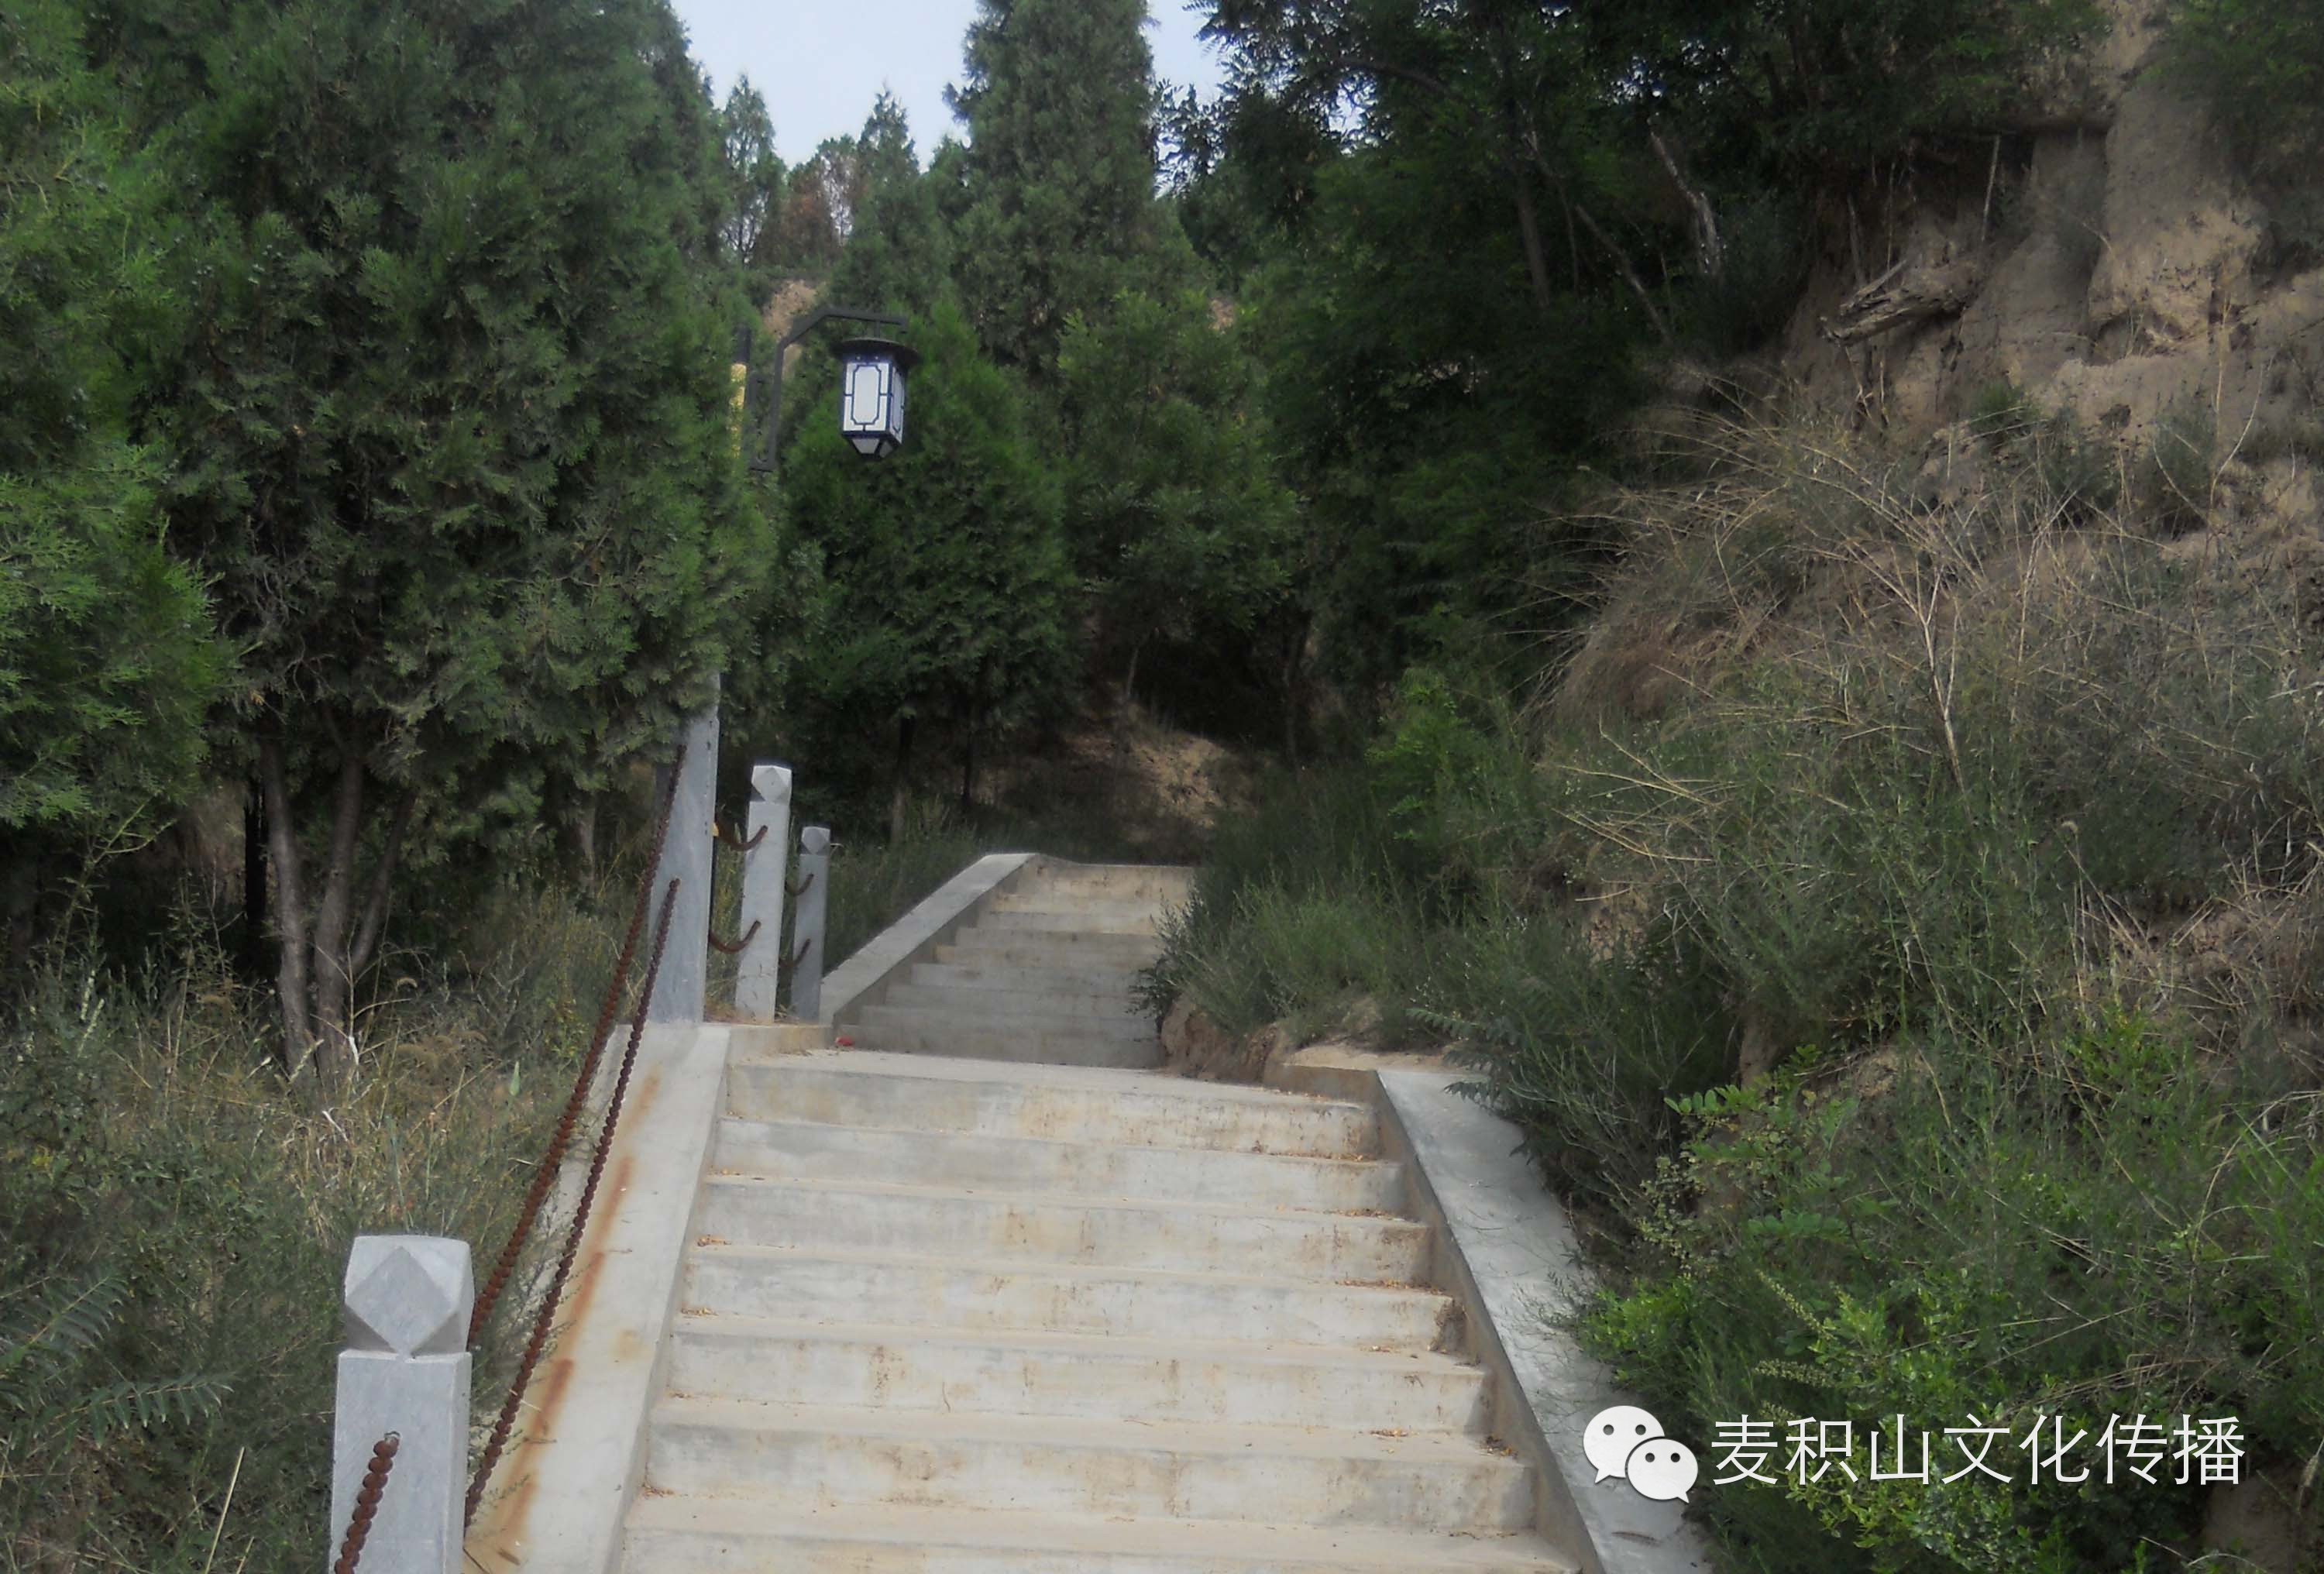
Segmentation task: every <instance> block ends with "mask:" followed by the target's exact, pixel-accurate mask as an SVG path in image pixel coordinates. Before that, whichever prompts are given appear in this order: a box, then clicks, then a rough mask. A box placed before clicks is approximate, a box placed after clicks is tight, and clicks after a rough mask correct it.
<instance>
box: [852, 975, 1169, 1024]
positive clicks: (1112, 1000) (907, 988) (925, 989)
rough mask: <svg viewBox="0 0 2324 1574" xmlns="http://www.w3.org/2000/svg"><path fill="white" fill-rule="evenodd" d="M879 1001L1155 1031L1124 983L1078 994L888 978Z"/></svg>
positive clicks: (1150, 1020)
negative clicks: (1086, 1020) (894, 981)
mask: <svg viewBox="0 0 2324 1574" xmlns="http://www.w3.org/2000/svg"><path fill="white" fill-rule="evenodd" d="M915 971H918V970H917V969H916V970H915ZM953 971H958V970H953ZM880 1004H881V1005H882V1006H898V1007H907V1008H918V1009H921V1010H941V1011H967V1012H984V1013H988V1014H991V1013H1001V1012H1006V1013H1008V1014H1009V1015H1010V1016H1015V1017H1062V1018H1064V1019H1065V1020H1066V1021H1069V1022H1070V1021H1078V1020H1081V1019H1082V1018H1084V1017H1095V1018H1098V1019H1100V1020H1102V1021H1123V1022H1136V1023H1139V1024H1141V1025H1142V1026H1145V1027H1146V1028H1147V1029H1148V1031H1153V1030H1154V1026H1155V1023H1154V1018H1153V1017H1149V1016H1147V1015H1146V1014H1144V1013H1143V1012H1141V1011H1139V1008H1137V1007H1136V1006H1134V1005H1132V1004H1131V1003H1130V991H1129V990H1128V989H1127V988H1124V989H1121V990H1104V991H1093V992H1091V993H1087V994H1077V993H1074V992H1072V991H1069V990H1057V989H1039V988H1032V989H1013V990H1012V989H1005V988H1002V987H1001V986H999V985H997V984H986V985H980V986H976V987H973V988H964V987H961V986H959V985H954V984H890V985H889V986H888V989H887V992H886V993H885V994H883V995H882V996H881V999H880Z"/></svg>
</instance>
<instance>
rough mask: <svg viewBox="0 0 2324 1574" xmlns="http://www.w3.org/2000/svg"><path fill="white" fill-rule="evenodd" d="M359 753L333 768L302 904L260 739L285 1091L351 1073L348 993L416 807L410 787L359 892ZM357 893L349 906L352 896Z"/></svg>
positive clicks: (268, 754) (285, 813)
mask: <svg viewBox="0 0 2324 1574" xmlns="http://www.w3.org/2000/svg"><path fill="white" fill-rule="evenodd" d="M366 774H367V773H366V771H365V769H364V762H363V759H362V757H361V756H360V755H355V754H349V755H346V756H343V757H342V758H341V759H340V761H339V772H338V783H337V791H336V792H335V793H334V794H333V795H332V804H331V831H330V842H329V848H330V851H329V856H328V860H327V862H326V863H325V865H324V868H323V871H322V876H321V879H320V882H319V886H318V889H317V890H316V891H315V893H314V896H313V899H312V905H311V907H310V906H309V892H308V888H307V870H306V867H305V864H304V861H303V860H302V858H301V856H300V848H299V838H298V836H297V834H296V821H295V820H294V819H293V817H292V815H291V785H290V779H289V776H288V773H287V771H286V770H285V769H284V766H283V762H282V746H281V738H280V736H279V735H269V736H265V737H262V738H261V739H260V740H259V745H258V781H259V787H260V792H261V796H262V799H263V823H264V827H265V838H266V851H267V855H268V857H269V858H270V859H271V861H272V863H273V865H274V900H273V902H272V909H273V918H274V923H273V933H274V937H275V945H276V949H277V952H278V961H277V963H276V967H275V975H274V987H275V994H276V997H277V999H278V1001H279V1003H280V1006H281V1012H282V1067H283V1070H284V1071H285V1072H287V1073H288V1074H289V1076H290V1078H291V1082H293V1083H300V1084H304V1083H309V1082H313V1083H315V1084H317V1085H318V1091H321V1092H322V1093H324V1094H325V1095H326V1096H327V1095H329V1094H332V1093H336V1092H337V1091H339V1090H341V1089H342V1088H344V1087H346V1084H347V1082H348V1081H349V1080H350V1079H351V1078H352V1077H353V1075H354V1074H355V1036H354V1030H355V980H356V979H357V978H358V977H360V976H361V975H362V973H363V971H364V967H365V966H366V965H368V963H369V962H370V961H371V959H372V957H373V955H374V953H376V951H377V950H378V947H379V942H380V938H381V936H382V934H383V933H384V932H385V930H386V927H387V905H388V901H387V899H388V891H389V888H390V885H391V882H392V879H393V878H394V874H395V865H396V861H397V858H398V856H399V855H400V854H401V851H402V847H403V839H404V834H405V833H406V831H407V830H408V829H409V828H410V824H411V817H412V815H413V813H414V811H415V810H416V809H417V807H418V805H419V802H420V796H419V792H418V789H416V788H413V789H409V790H407V791H406V792H404V793H403V794H402V795H401V796H400V797H399V798H398V799H397V800H396V805H395V811H394V815H393V817H392V819H391V820H390V821H389V823H388V827H387V836H386V840H385V842H384V843H383V846H382V847H381V849H380V855H379V861H378V864H377V866H376V867H375V868H374V870H372V876H371V879H370V881H369V882H368V884H367V885H366V884H364V883H363V882H361V881H359V879H358V878H357V876H358V871H357V869H356V859H357V855H358V853H359V851H360V850H361V847H362V842H363V824H364V818H363V815H364V777H365V775H366ZM359 886H360V887H361V888H362V889H363V893H364V894H363V901H362V905H361V907H357V905H356V900H355V893H356V891H357V889H358V888H359Z"/></svg>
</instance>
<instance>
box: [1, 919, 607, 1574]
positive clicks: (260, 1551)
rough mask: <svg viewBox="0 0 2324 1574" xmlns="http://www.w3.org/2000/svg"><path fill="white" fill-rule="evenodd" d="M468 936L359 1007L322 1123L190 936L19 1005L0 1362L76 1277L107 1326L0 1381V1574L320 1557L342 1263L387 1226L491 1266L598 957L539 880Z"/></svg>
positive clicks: (504, 1372)
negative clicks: (462, 945) (356, 1041)
mask: <svg viewBox="0 0 2324 1574" xmlns="http://www.w3.org/2000/svg"><path fill="white" fill-rule="evenodd" d="M614 938H615V936H614V934H613V921H612V920H610V919H607V918H604V917H602V916H598V915H595V914H594V913H591V912H589V911H587V910H586V907H585V905H584V904H580V903H577V902H576V900H575V899H574V898H573V897H570V896H569V895H568V894H567V893H564V892H559V891H553V890H541V891H530V892H527V891H517V890H510V891H506V892H503V893H501V894H500V895H499V896H498V897H495V898H494V900H493V910H492V911H491V912H490V913H488V914H486V915H484V916H483V918H482V920H481V921H480V922H479V923H478V924H477V925H476V928H475V942H474V943H473V944H472V945H471V946H470V947H469V948H468V949H467V951H466V953H465V954H464V955H463V956H462V957H460V958H459V959H458V961H457V962H456V963H452V964H445V965H438V966H434V967H428V968H422V967H420V965H419V963H418V959H415V958H405V959H403V960H404V962H406V964H407V965H409V966H410V968H411V969H412V971H411V973H410V975H409V976H407V977H405V978H402V979H397V978H394V977H391V978H390V980H389V984H388V989H387V991H386V993H385V994H384V995H383V997H382V998H381V999H379V1000H377V1001H376V1002H375V1003H374V1005H373V1006H372V1007H371V1008H369V1009H368V1010H367V1011H366V1012H365V1013H364V1017H363V1019H362V1026H361V1030H360V1037H361V1040H362V1043H363V1046H364V1054H363V1062H362V1069H361V1072H360V1074H359V1077H358V1079H357V1082H356V1083H355V1087H354V1089H353V1091H351V1092H350V1093H348V1094H347V1095H346V1097H344V1098H342V1099H340V1100H338V1101H337V1102H335V1103H333V1104H332V1105H330V1106H329V1107H328V1108H327V1109H309V1108H306V1107H305V1106H303V1105H302V1104H301V1103H300V1101H298V1100H295V1099H293V1098H292V1097H291V1095H290V1094H289V1093H288V1091H286V1090H285V1088H284V1087H283V1085H282V1084H281V1079H280V1077H279V1075H278V1073H277V1072H276V1071H275V1070H274V1069H273V1066H272V1063H271V1058H270V1056H271V1049H272V1021H271V1001H270V1000H269V999H267V998H266V997H264V995H263V993H262V992H260V991H254V990H247V989H245V988H244V986H242V985H241V984H239V983H238V982H237V981H235V978H234V976H233V974H232V971H231V970H230V969H229V968H228V966H227V965H226V961H225V958H224V956H223V955H222V954H221V953H219V952H218V950H217V948H216V946H215V945H213V944H210V943H207V942H206V941H204V940H202V939H201V938H200V937H199V936H198V935H192V936H189V935H187V934H183V933H181V934H180V948H179V950H178V951H177V952H176V953H175V954H174V955H171V956H169V957H166V958H164V959H162V960H161V962H159V963H157V964H156V965H154V966H152V967H150V968H147V969H143V970H140V971H134V972H126V973H124V972H123V971H118V970H114V971H107V970H106V968H104V967H101V966H99V965H97V964H96V963H92V962H80V963H74V962H69V961H68V960H61V959H52V960H51V962H50V963H49V964H48V965H46V966H45V967H44V968H43V969H42V971H40V972H39V973H38V974H37V975H36V976H35V977H34V978H32V980H31V981H30V983H29V985H28V987H27V988H26V989H25V990H23V993H22V994H21V995H20V996H19V997H18V998H17V999H15V1000H14V1002H13V1004H12V1006H11V1007H10V1008H9V1010H8V1013H7V1016H6V1017H5V1023H0V1345H5V1346H7V1347H9V1348H12V1349H14V1348H20V1347H23V1346H24V1345H26V1344H28V1343H31V1342H34V1341H33V1340H32V1339H31V1338H29V1337H28V1336H30V1335H32V1333H33V1332H34V1330H37V1329H38V1328H40V1327H42V1326H43V1325H44V1324H43V1319H44V1317H45V1315H46V1313H47V1312H49V1311H50V1310H51V1309H52V1308H53V1307H54V1306H55V1305H56V1304H57V1303H58V1301H59V1298H60V1296H66V1295H70V1294H72V1293H78V1292H79V1291H80V1290H82V1289H84V1288H87V1287H89V1286H101V1287H102V1293H103V1295H104V1296H105V1298H106V1301H107V1302H108V1307H109V1312H110V1314H109V1316H107V1317H106V1318H104V1319H102V1320H100V1322H99V1325H98V1326H97V1337H95V1338H94V1339H91V1340H88V1341H85V1342H83V1343H81V1344H78V1345H77V1346H74V1347H72V1348H66V1347H65V1345H64V1344H62V1343H60V1342H59V1341H57V1340H54V1339H48V1340H46V1341H45V1342H46V1345H47V1348H48V1358H47V1359H46V1360H45V1361H43V1362H41V1363H38V1364H37V1370H38V1372H39V1374H40V1375H41V1377H42V1380H41V1381H40V1383H39V1384H38V1385H20V1386H18V1387H16V1388H14V1389H11V1388H10V1387H9V1386H8V1384H7V1381H6V1379H5V1378H0V1568H7V1569H27V1570H31V1569H39V1570H43V1571H47V1570H54V1569H82V1568H86V1569H139V1570H157V1571H169V1570H178V1569H187V1570H192V1569H289V1568H294V1567H297V1566H299V1565H300V1564H301V1563H302V1562H304V1563H311V1562H312V1561H313V1560H315V1558H316V1557H317V1556H318V1554H319V1551H320V1549H321V1547H322V1545H323V1542H324V1540H325V1537H326V1536H327V1528H326V1526H325V1523H324V1522H325V1520H326V1518H327V1506H328V1497H329V1480H328V1477H329V1469H330V1453H331V1442H330V1426H331V1414H332V1393H333V1385H334V1382H335V1376H334V1371H335V1368H334V1359H335V1357H336V1354H337V1348H338V1347H339V1344H340V1341H341V1329H340V1313H339V1302H340V1285H339V1279H340V1275H341V1274H342V1272H343V1271H344V1267H345V1264H346V1252H347V1248H348V1247H349V1245H350V1243H351V1242H352V1241H353V1239H354V1238H355V1236H356V1235H357V1234H362V1233H377V1232H395V1231H410V1232H416V1233H424V1234H436V1235H447V1236H454V1237H457V1238H462V1239H465V1240H467V1241H468V1242H470V1243H471V1245H472V1246H473V1247H475V1249H476V1250H477V1252H478V1253H479V1254H480V1255H482V1254H484V1253H488V1252H490V1251H492V1250H493V1249H494V1248H495V1247H497V1246H498V1244H499V1242H500V1241H501V1239H502V1238H503V1237H504V1236H505V1234H506V1232H507V1230H508V1229H509V1228H510V1226H511V1224H512V1221H513V1214H514V1209H515V1206H516V1202H517V1201H518V1199H520V1198H521V1196H522V1194H523V1192H524V1190H525V1185H526V1183H528V1182H529V1181H530V1171H529V1168H528V1166H529V1165H530V1164H532V1163H534V1162H536V1161H537V1159H538V1157H539V1154H540V1151H541V1149H542V1147H543V1146H544V1144H545V1142H546V1140H547V1137H548V1132H549V1124H550V1122H551V1121H552V1120H553V1118H554V1114H555V1111H556V1109H557V1107H558V1104H559V1103H560V1102H561V1100H562V1097H563V1094H564V1092H565V1091H566V1089H567V1087H568V1086H569V1083H568V1082H567V1078H568V1077H569V1075H570V1074H571V1072H572V1070H573V1068H574V1066H575V1064H576V1058H577V1056H578V1054H579V1053H580V1052H581V1050H582V1049H583V1048H584V1047H585V1046H586V1034H587V1032H588V1029H589V1026H590V1019H591V1018H593V1017H594V1010H593V1007H594V1001H595V993H596V990H599V989H601V988H602V987H603V981H604V976H605V968H606V966H607V964H608V963H609V962H610V961H611V953H612V946H613V939H614ZM515 1321H516V1320H512V1319H507V1318H503V1319H502V1320H500V1329H499V1330H498V1332H497V1333H496V1334H495V1336H494V1338H493V1342H492V1343H490V1344H488V1345H487V1347H486V1348H485V1351H484V1358H483V1359H482V1360H481V1361H480V1363H479V1369H478V1372H477V1376H476V1387H477V1391H478V1393H479V1394H484V1393H489V1392H493V1391H495V1390H494V1385H496V1384H499V1383H504V1382H505V1381H506V1378H507V1376H508V1374H509V1371H510V1369H511V1367H512V1356H513V1348H512V1346H513V1343H514V1342H515V1341H513V1340H512V1339H511V1338H510V1337H509V1330H510V1329H511V1328H512V1327H513V1326H514V1322H515ZM33 1369H35V1368H34V1367H19V1368H18V1369H17V1372H16V1373H15V1374H14V1375H17V1376H21V1375H22V1374H23V1372H24V1371H27V1370H33ZM171 1387H182V1388H183V1390H184V1392H185V1395H186V1397H185V1400H184V1402H183V1403H180V1404H166V1405H165V1404H149V1405H147V1406H145V1407H143V1412H142V1413H132V1414H126V1415H123V1414H115V1415H113V1416H111V1417H109V1418H107V1417H106V1416H104V1415H103V1414H102V1411H103V1402H104V1400H105V1397H106V1395H120V1394H123V1393H128V1392H135V1391H139V1390H159V1389H166V1388H171ZM116 1409H117V1407H116ZM106 1419H109V1420H110V1421H111V1422H112V1424H106V1425H96V1424H91V1422H93V1421H99V1420H106ZM229 1489H231V1496H230V1497H229ZM213 1545H215V1547H216V1552H215V1556H214V1557H213V1554H212V1548H213Z"/></svg>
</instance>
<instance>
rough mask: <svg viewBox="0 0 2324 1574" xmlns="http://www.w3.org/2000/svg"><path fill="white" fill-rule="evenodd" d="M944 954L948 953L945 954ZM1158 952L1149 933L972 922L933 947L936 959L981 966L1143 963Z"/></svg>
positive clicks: (1133, 966) (1129, 965)
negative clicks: (1077, 931)
mask: <svg viewBox="0 0 2324 1574" xmlns="http://www.w3.org/2000/svg"><path fill="white" fill-rule="evenodd" d="M946 953H951V954H949V955H947V954H946ZM1161 954H1162V943H1161V942H1160V941H1158V940H1157V939H1156V938H1155V937H1154V936H1152V935H1150V934H1074V933H1071V932H1069V931H1065V930H1058V931H1056V932H1049V931H1045V930H1027V929H1005V928H991V929H988V928H986V927H985V926H984V925H982V924H973V925H970V926H969V927H967V928H965V929H964V930H962V931H961V932H960V933H959V934H955V935H954V936H953V938H952V940H951V942H950V943H947V944H944V945H939V946H937V947H936V961H938V962H975V963H979V964H982V965H983V966H985V967H993V966H1010V965H1016V966H1024V967H1084V966H1090V965H1093V964H1094V965H1096V966H1099V967H1110V968H1130V969H1132V970H1135V969H1138V968H1142V967H1144V966H1146V965H1147V964H1148V962H1152V961H1153V960H1154V959H1155V958H1156V957H1157V956H1159V955H1161Z"/></svg>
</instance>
